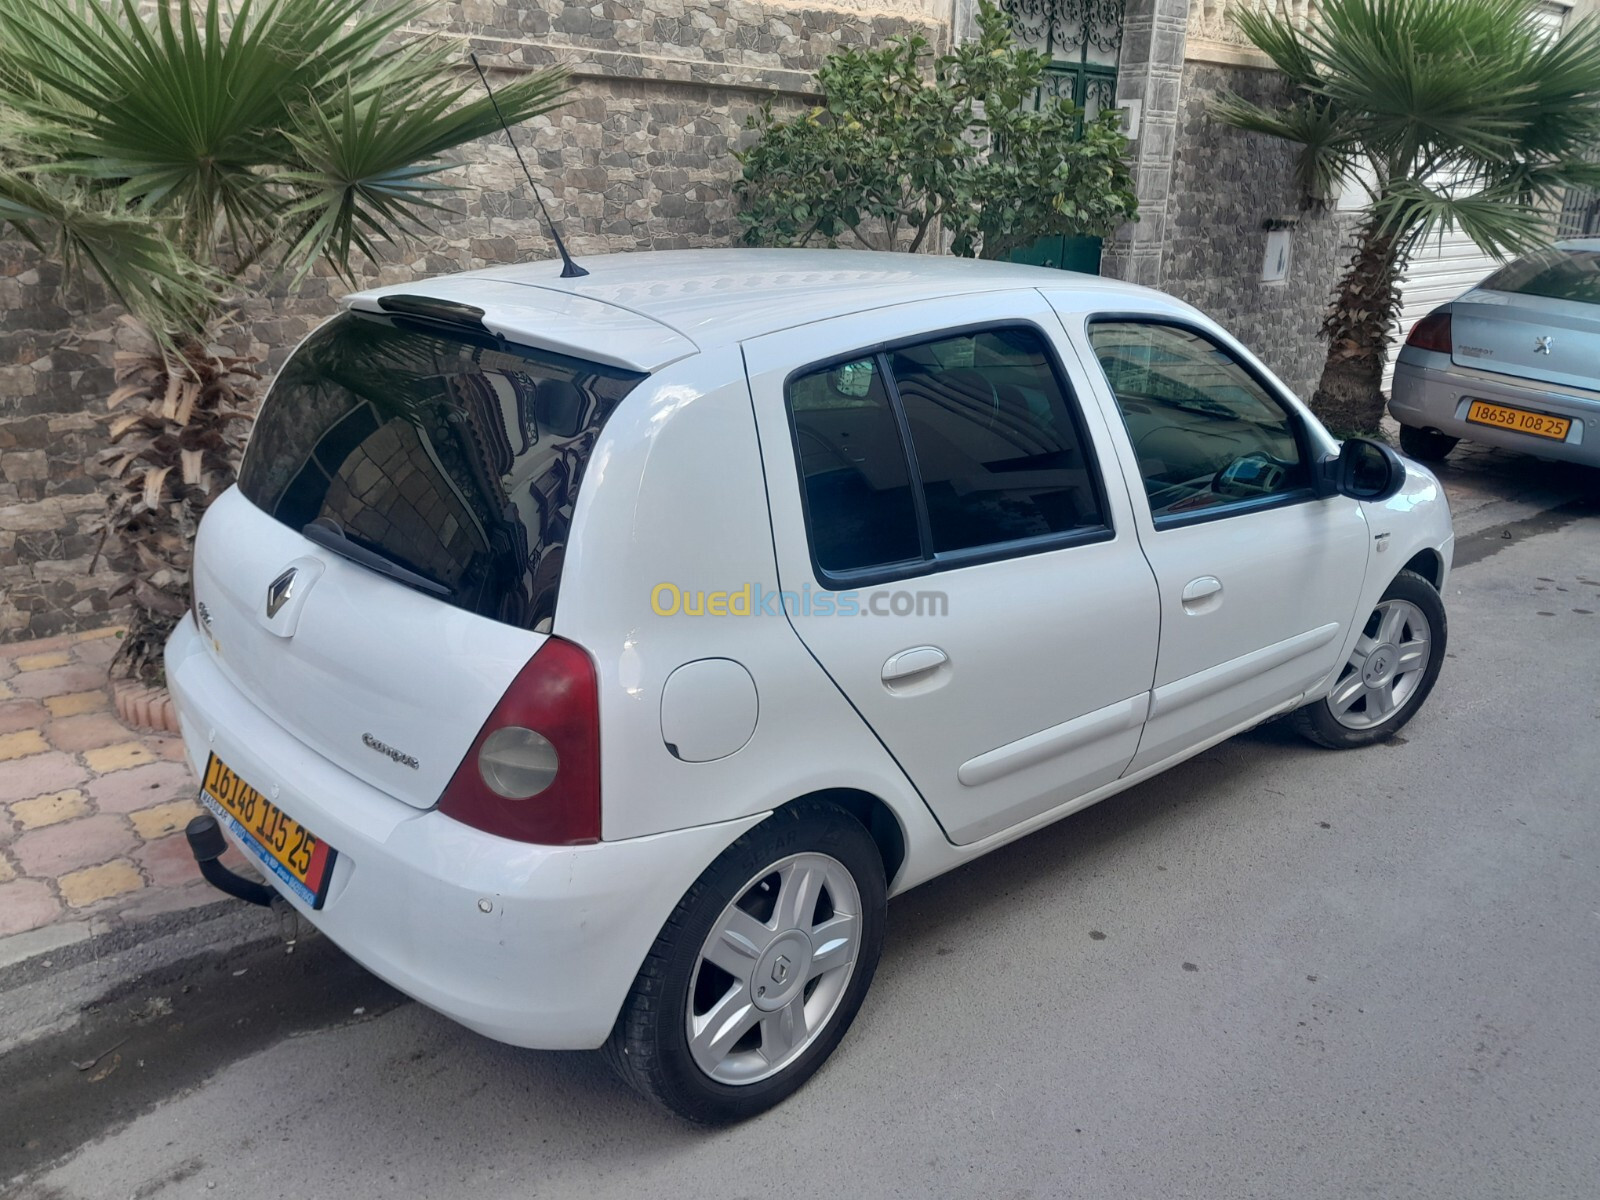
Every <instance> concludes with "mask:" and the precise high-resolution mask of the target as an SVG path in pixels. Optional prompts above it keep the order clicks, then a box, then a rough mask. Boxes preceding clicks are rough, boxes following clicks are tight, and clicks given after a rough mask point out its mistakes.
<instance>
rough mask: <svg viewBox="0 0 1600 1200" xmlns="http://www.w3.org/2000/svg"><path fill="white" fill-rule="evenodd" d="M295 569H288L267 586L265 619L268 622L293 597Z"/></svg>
mask: <svg viewBox="0 0 1600 1200" xmlns="http://www.w3.org/2000/svg"><path fill="white" fill-rule="evenodd" d="M295 570H296V569H295V568H294V567H290V568H289V569H288V570H287V571H285V572H284V573H283V574H282V575H279V576H278V577H277V578H276V579H274V580H273V581H272V582H271V583H269V584H267V619H268V620H269V621H270V620H271V619H272V618H273V617H275V616H277V615H278V610H279V609H281V608H282V607H283V606H284V605H285V604H287V603H289V598H290V597H291V596H293V595H294V577H295Z"/></svg>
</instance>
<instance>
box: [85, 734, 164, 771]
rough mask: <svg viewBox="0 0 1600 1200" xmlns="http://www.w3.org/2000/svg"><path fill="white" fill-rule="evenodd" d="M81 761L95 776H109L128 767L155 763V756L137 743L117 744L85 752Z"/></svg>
mask: <svg viewBox="0 0 1600 1200" xmlns="http://www.w3.org/2000/svg"><path fill="white" fill-rule="evenodd" d="M83 761H84V762H85V763H86V764H88V767H89V769H90V770H91V771H93V772H94V773H95V774H96V775H109V774H110V773H111V772H113V771H122V770H126V769H127V768H128V767H142V766H144V765H145V764H146V763H152V762H155V761H156V756H155V755H154V754H152V753H150V751H149V750H147V749H145V748H144V746H142V745H140V744H139V743H138V742H118V743H117V744H116V745H114V746H101V747H99V748H98V749H95V750H85V751H84V752H83Z"/></svg>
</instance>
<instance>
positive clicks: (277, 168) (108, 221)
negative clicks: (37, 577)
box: [0, 0, 567, 680]
mask: <svg viewBox="0 0 1600 1200" xmlns="http://www.w3.org/2000/svg"><path fill="white" fill-rule="evenodd" d="M430 5H431V0H397V2H395V3H392V4H382V5H378V4H373V3H370V2H365V0H239V3H238V5H237V6H236V7H235V6H234V5H233V4H231V3H230V4H224V3H223V2H222V0H157V2H156V3H155V4H154V5H153V6H151V5H149V4H141V3H139V2H138V0H0V235H4V234H5V232H6V230H7V228H8V227H10V228H13V229H15V230H16V231H17V232H18V233H20V234H21V236H22V237H24V238H26V239H27V240H28V241H30V242H31V243H33V244H34V245H35V246H36V247H38V248H39V249H40V250H41V251H44V252H46V253H50V254H52V255H54V256H55V257H56V258H57V259H58V260H59V261H60V262H62V263H63V264H64V265H65V267H66V268H67V274H68V277H69V279H71V280H73V281H76V282H80V283H91V284H98V285H101V286H103V287H104V288H105V289H107V290H108V291H109V292H110V294H111V295H112V296H114V297H115V298H117V299H118V300H119V301H120V302H121V303H122V304H123V306H124V307H125V308H126V309H127V310H128V312H129V314H130V315H131V316H132V317H133V318H134V319H136V320H137V321H138V322H139V323H140V324H141V325H142V326H143V328H144V331H145V333H146V334H147V335H148V336H147V338H146V343H147V348H146V349H144V350H142V351H132V352H123V353H119V354H118V355H117V362H116V372H115V373H116V380H117V383H118V385H119V386H118V387H117V389H116V391H115V392H113V393H112V395H111V396H110V397H109V401H108V404H109V408H110V409H112V410H113V411H111V412H110V413H109V415H108V420H109V421H110V435H111V438H112V440H113V442H114V443H115V444H114V445H113V446H112V447H111V449H110V450H108V451H107V453H106V461H107V463H108V465H109V468H110V471H111V473H112V474H113V476H115V477H117V478H118V479H119V480H121V481H122V485H121V488H120V490H119V491H118V492H117V494H116V495H115V496H114V498H113V501H112V507H111V511H110V513H109V516H108V521H107V528H108V531H109V532H110V533H111V534H113V535H115V537H116V540H117V541H118V542H119V543H120V544H121V548H122V549H123V551H124V552H125V553H124V555H123V557H124V559H125V560H130V561H132V562H135V563H136V564H137V571H136V573H135V575H134V577H133V578H132V579H130V581H129V584H128V590H130V591H131V592H132V600H133V605H134V620H133V622H132V624H131V627H130V630H129V634H128V636H127V637H126V638H125V639H124V642H123V650H122V653H121V655H120V656H119V662H120V663H121V666H122V668H123V669H124V670H125V671H127V672H128V673H131V674H135V675H138V676H139V677H141V678H144V679H146V680H154V679H157V678H159V672H160V661H159V654H160V648H161V644H162V642H163V640H164V637H165V633H166V631H167V630H168V629H169V628H170V627H171V625H172V624H173V622H174V621H175V620H176V619H177V618H178V617H180V616H181V615H182V614H183V612H184V611H185V608H186V606H187V603H188V586H189V565H190V549H191V542H192V537H193V532H194V527H195V524H196V522H197V521H198V519H199V516H200V513H201V512H202V511H203V510H204V508H205V506H206V504H207V503H209V501H210V499H211V498H212V497H213V496H215V495H217V494H218V493H220V492H221V491H222V490H223V489H224V488H226V487H227V486H228V484H230V483H231V482H232V481H233V477H234V473H235V470H236V467H237V464H238V459H239V453H240V449H241V447H242V444H243V440H244V433H245V431H246V430H247V429H248V425H249V420H250V416H251V406H250V404H249V403H248V401H249V398H250V393H251V384H252V382H253V380H254V379H255V377H256V371H255V364H254V363H252V362H251V361H250V360H248V359H243V358H236V357H230V356H228V355H226V354H224V353H223V352H221V351H220V350H217V349H216V348H215V347H214V346H213V343H214V342H215V341H216V340H217V339H216V338H215V337H214V336H213V335H214V333H215V332H216V328H217V324H218V322H219V321H221V320H223V319H224V314H225V313H226V312H227V309H228V307H229V305H230V304H231V303H232V302H234V301H236V300H238V299H239V298H241V296H242V294H243V293H244V292H245V290H246V288H247V284H246V280H247V279H249V280H254V281H256V286H260V284H261V283H262V282H263V281H270V279H271V278H272V277H273V276H274V275H277V274H280V273H283V274H288V275H290V276H291V277H292V282H293V283H294V284H298V283H299V281H300V280H301V279H302V278H304V276H305V275H306V274H307V273H308V272H309V271H311V270H312V269H313V268H315V267H316V266H318V264H323V263H325V264H328V265H329V266H331V268H332V269H333V271H335V272H336V273H337V274H339V275H340V276H342V277H343V278H345V279H347V280H351V281H354V279H355V277H356V274H357V270H358V264H359V263H360V261H361V259H362V258H365V259H366V260H367V261H368V262H369V263H370V262H376V261H378V260H379V258H380V253H381V251H380V245H381V244H382V243H391V242H394V241H396V240H398V239H400V238H403V237H405V236H407V235H411V234H416V233H418V232H422V231H426V230H427V229H428V228H429V220H428V219H429V217H430V215H431V213H432V212H433V211H436V210H440V209H442V208H443V204H442V200H443V198H444V197H445V196H446V195H447V194H448V192H449V191H450V188H449V186H448V185H447V184H446V183H444V182H443V181H442V180H440V179H439V178H438V177H437V174H438V172H439V171H441V170H443V169H444V167H445V165H446V164H445V163H444V162H443V161H442V159H441V156H442V155H443V154H444V153H445V152H446V151H448V150H450V149H452V148H454V147H458V146H460V145H462V144H463V143H466V142H470V141H472V140H474V139H476V138H481V137H484V136H486V135H489V134H492V133H495V132H497V131H498V129H499V122H498V120H497V118H496V115H495V112H494V109H493V107H492V105H491V104H490V102H489V100H488V98H487V97H485V96H482V95H479V96H477V97H476V98H472V93H473V89H474V87H475V86H476V83H477V80H476V78H475V77H474V76H472V75H471V74H470V73H468V72H463V71H462V70H461V63H460V49H459V48H458V47H456V46H453V45H451V44H450V43H448V42H446V41H444V40H442V39H438V38H426V37H424V38H417V37H404V38H402V37H400V36H398V33H399V31H400V30H401V27H402V26H404V25H406V24H407V23H409V22H412V21H414V20H415V19H416V18H417V17H418V16H419V15H421V14H422V13H423V11H424V10H425V9H427V8H428V7H430ZM566 87H567V85H566V81H565V77H564V75H563V73H562V72H560V71H556V70H552V71H542V72H535V73H533V74H530V75H527V76H524V77H523V78H521V79H518V80H516V81H514V82H510V83H507V84H506V85H505V86H504V87H502V88H501V89H500V91H499V93H498V95H499V100H500V106H501V109H502V110H503V111H504V112H505V115H506V119H507V120H508V121H512V122H520V121H523V120H526V119H527V118H529V117H531V116H534V115H536V114H538V113H541V112H546V111H549V110H550V109H552V108H554V107H555V106H556V105H557V104H559V103H560V102H561V99H562V96H563V95H564V93H565V91H566ZM119 409H120V410H122V411H115V410H119Z"/></svg>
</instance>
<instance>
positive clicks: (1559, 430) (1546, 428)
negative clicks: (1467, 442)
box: [1467, 400, 1572, 442]
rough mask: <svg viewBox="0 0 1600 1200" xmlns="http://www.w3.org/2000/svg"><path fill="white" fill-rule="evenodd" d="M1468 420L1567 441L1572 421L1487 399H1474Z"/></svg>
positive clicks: (1468, 413) (1469, 409)
mask: <svg viewBox="0 0 1600 1200" xmlns="http://www.w3.org/2000/svg"><path fill="white" fill-rule="evenodd" d="M1467 420H1468V421H1470V422H1472V424H1474V425H1492V426H1494V427H1495V428H1496V429H1511V430H1514V431H1515V432H1517V433H1531V434H1533V436H1534V437H1542V438H1550V439H1551V440H1552V441H1557V442H1560V441H1565V440H1566V437H1567V431H1568V430H1569V429H1571V428H1572V422H1571V421H1569V420H1567V418H1566V417H1551V416H1546V415H1545V414H1544V413H1536V412H1529V411H1528V410H1527V409H1525V408H1508V407H1506V406H1505V405H1504V404H1490V403H1489V402H1488V401H1487V400H1474V401H1473V402H1472V404H1471V405H1470V406H1469V407H1468V408H1467Z"/></svg>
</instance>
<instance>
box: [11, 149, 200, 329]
mask: <svg viewBox="0 0 1600 1200" xmlns="http://www.w3.org/2000/svg"><path fill="white" fill-rule="evenodd" d="M7 225H9V226H11V227H12V228H14V229H15V230H16V231H17V232H18V233H19V234H20V235H21V236H22V237H23V238H24V239H25V240H27V241H28V242H29V243H30V244H32V245H33V246H34V247H35V248H37V249H39V250H40V251H42V252H45V253H49V254H53V255H54V256H55V257H56V258H57V259H58V260H59V261H60V262H61V263H62V265H63V266H64V267H65V268H66V271H67V273H68V275H69V276H72V277H76V278H84V277H94V278H98V279H100V280H101V281H103V282H104V284H105V285H106V286H107V287H108V288H109V289H110V290H111V291H112V293H113V294H114V295H115V296H116V297H117V298H118V299H119V300H121V301H122V303H123V304H124V305H125V306H126V307H127V308H128V310H129V311H130V312H133V313H135V314H136V315H138V316H139V317H140V318H141V319H142V320H144V321H145V322H146V323H147V324H148V325H149V326H150V328H151V329H152V330H154V331H155V332H156V334H157V336H163V335H164V334H165V332H166V331H168V330H172V329H175V328H186V327H189V326H191V325H193V324H194V322H195V321H196V320H197V318H198V316H199V314H203V313H204V312H206V311H208V309H209V308H210V307H211V306H212V305H213V303H214V302H215V297H216V292H217V288H218V285H219V283H220V281H219V280H218V279H217V278H216V277H215V276H214V275H212V274H211V273H209V272H207V271H206V270H205V269H204V268H203V267H201V266H200V265H199V264H197V263H195V262H194V261H193V260H191V259H189V258H187V257H186V256H185V255H184V254H183V253H182V251H180V250H179V249H178V248H177V247H176V246H175V245H174V244H173V242H172V239H171V238H170V237H169V236H167V235H166V234H165V232H164V231H163V229H162V228H161V226H160V225H156V224H152V223H151V222H150V221H149V220H148V219H146V218H145V217H143V216H141V215H139V214H137V213H130V212H128V211H126V210H118V209H116V208H114V207H111V206H108V205H107V204H106V203H104V201H103V199H99V200H97V198H96V197H94V196H93V195H92V194H91V195H86V194H85V193H83V192H82V191H81V190H79V189H75V188H63V187H59V186H55V185H52V184H50V183H49V182H48V181H46V182H44V183H37V182H34V181H33V180H31V179H28V178H26V177H25V176H23V175H21V174H19V173H17V172H15V171H0V231H3V230H4V229H5V228H6V226H7Z"/></svg>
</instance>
